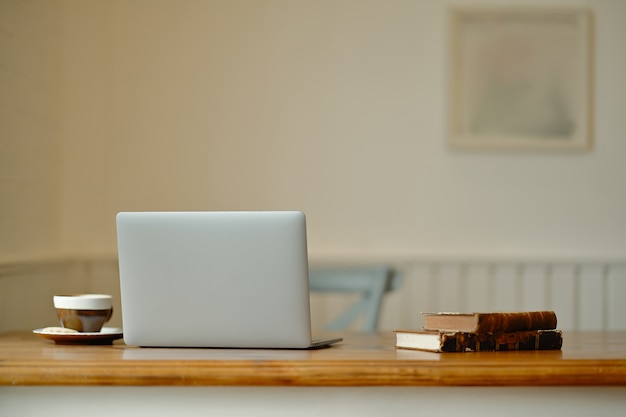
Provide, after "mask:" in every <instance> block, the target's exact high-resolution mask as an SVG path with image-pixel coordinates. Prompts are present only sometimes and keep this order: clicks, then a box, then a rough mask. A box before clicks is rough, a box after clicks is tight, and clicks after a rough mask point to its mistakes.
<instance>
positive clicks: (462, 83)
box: [448, 7, 592, 150]
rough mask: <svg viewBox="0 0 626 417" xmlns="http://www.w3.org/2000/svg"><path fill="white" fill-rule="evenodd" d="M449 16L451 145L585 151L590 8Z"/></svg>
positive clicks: (588, 140) (459, 11)
mask: <svg viewBox="0 0 626 417" xmlns="http://www.w3.org/2000/svg"><path fill="white" fill-rule="evenodd" d="M449 18H450V20H449V71H448V76H449V85H448V87H449V108H448V111H449V113H448V116H449V120H448V122H449V123H448V140H449V143H450V145H452V147H454V148H461V149H493V150H509V149H512V150H516V149H527V150H588V149H590V148H591V145H592V135H591V132H592V103H591V98H592V97H591V93H592V92H591V90H592V50H591V13H590V12H589V10H587V9H583V8H559V9H554V8H528V7H500V8H488V7H487V8H486V7H482V8H480V7H479V8H454V9H451V10H450V14H449Z"/></svg>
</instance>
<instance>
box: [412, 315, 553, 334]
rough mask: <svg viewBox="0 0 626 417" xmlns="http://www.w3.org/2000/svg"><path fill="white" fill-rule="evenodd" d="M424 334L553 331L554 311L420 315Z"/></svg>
mask: <svg viewBox="0 0 626 417" xmlns="http://www.w3.org/2000/svg"><path fill="white" fill-rule="evenodd" d="M422 315H423V316H424V330H437V331H442V332H465V333H502V332H516V331H523V330H552V329H556V314H555V312H554V311H520V312H492V313H422Z"/></svg>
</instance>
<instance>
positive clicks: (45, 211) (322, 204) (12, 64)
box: [0, 0, 626, 330]
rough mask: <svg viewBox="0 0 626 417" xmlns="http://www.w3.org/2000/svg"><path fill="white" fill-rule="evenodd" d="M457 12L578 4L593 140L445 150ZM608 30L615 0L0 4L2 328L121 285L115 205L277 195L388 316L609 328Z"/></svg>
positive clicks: (623, 241)
mask: <svg viewBox="0 0 626 417" xmlns="http://www.w3.org/2000/svg"><path fill="white" fill-rule="evenodd" d="M458 4H461V5H464V6H471V5H514V4H525V5H528V4H535V5H550V6H555V7H560V6H584V7H587V8H589V10H590V11H591V12H592V18H593V42H592V45H593V48H592V50H593V93H592V98H593V99H592V101H593V113H594V115H593V137H594V143H593V147H592V148H591V149H590V150H587V151H583V152H533V151H518V152H500V151H460V150H454V149H452V148H450V146H448V144H447V139H446V137H447V132H446V123H447V119H446V116H447V110H446V109H447V102H446V96H447V88H448V86H447V74H448V71H449V69H448V67H447V65H446V63H447V62H448V52H447V36H448V30H447V13H448V10H449V9H450V7H452V6H454V5H458ZM625 22H626V2H622V1H618V0H613V1H609V0H604V1H582V0H579V1H575V0H571V1H567V0H562V1H559V0H551V1H536V2H527V1H487V2H485V1H481V2H477V1H471V0H468V1H426V0H386V1H378V0H370V1H367V0H302V1H293V0H92V1H82V0H0V330H7V329H12V328H28V327H42V326H45V325H53V324H54V317H53V310H52V304H51V303H52V301H51V297H52V294H54V293H59V292H81V291H94V292H110V293H113V294H118V293H119V289H118V282H117V279H118V277H117V270H116V236H115V214H116V213H117V212H119V211H129V210H275V209H289V210H291V209H297V210H302V211H304V212H305V213H306V215H307V222H308V243H309V253H310V257H311V262H341V263H388V264H391V265H393V266H394V267H396V268H397V269H398V270H399V271H401V272H402V274H403V284H402V286H401V287H400V288H399V289H398V290H396V291H394V292H393V293H390V294H389V296H388V297H387V299H386V300H385V303H386V304H385V309H384V311H383V317H382V322H381V327H382V328H383V329H392V328H397V327H407V326H414V325H417V323H418V322H417V321H416V320H417V317H418V316H419V312H420V311H422V310H429V309H494V308H498V309H507V310H510V309H516V308H535V307H536V308H556V309H557V313H558V314H560V318H561V317H562V318H563V320H564V321H562V322H561V323H562V327H565V328H607V327H608V328H619V327H621V328H624V326H625V324H624V323H626V320H625V319H626V307H623V306H621V305H620V304H621V298H622V297H623V295H624V294H625V293H626V269H625V268H624V265H623V264H624V260H625V259H626V216H625V214H626V187H625V186H624V183H625V180H626V164H625V161H626V140H625V136H624V135H625V133H624V132H626V117H625V116H626V113H625V112H626V78H625V77H624V74H626V53H625V49H624V39H626V25H624V23H625ZM118 298H119V297H118ZM585 300H591V301H585ZM332 308H334V307H332ZM332 308H330V307H328V308H326V307H320V308H319V310H320V312H319V313H315V314H318V315H314V318H315V320H317V318H318V317H319V320H321V319H322V316H324V315H325V314H327V312H328V311H331V310H332ZM118 311H119V310H118ZM328 314H330V313H328ZM116 320H118V322H117V323H118V324H119V320H120V315H119V314H118V315H117V318H116Z"/></svg>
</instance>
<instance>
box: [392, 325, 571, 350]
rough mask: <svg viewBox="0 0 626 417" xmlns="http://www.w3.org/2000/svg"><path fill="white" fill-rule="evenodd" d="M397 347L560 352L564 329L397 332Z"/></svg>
mask: <svg viewBox="0 0 626 417" xmlns="http://www.w3.org/2000/svg"><path fill="white" fill-rule="evenodd" d="M395 334H396V348H400V349H415V350H425V351H430V352H465V351H475V352H480V351H506V350H559V349H561V346H562V345H563V335H562V333H561V331H560V330H524V331H519V332H506V333H499V334H488V333H485V334H477V333H467V332H438V331H418V330H395Z"/></svg>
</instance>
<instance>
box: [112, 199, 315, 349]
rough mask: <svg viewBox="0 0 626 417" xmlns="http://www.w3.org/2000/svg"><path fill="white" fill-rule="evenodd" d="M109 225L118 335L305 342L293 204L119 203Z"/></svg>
mask: <svg viewBox="0 0 626 417" xmlns="http://www.w3.org/2000/svg"><path fill="white" fill-rule="evenodd" d="M117 234H118V256H119V269H120V288H121V301H122V321H123V326H124V339H125V342H126V343H127V344H129V345H137V346H171V347H175V346H181V347H182V346H185V347H238V348H245V347H250V348H252V347H257V348H304V347H307V346H308V345H309V344H310V343H311V324H310V323H311V322H310V309H309V286H308V260H307V245H306V225H305V216H304V214H303V213H302V212H295V211H293V212H123V213H119V214H118V215H117Z"/></svg>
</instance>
